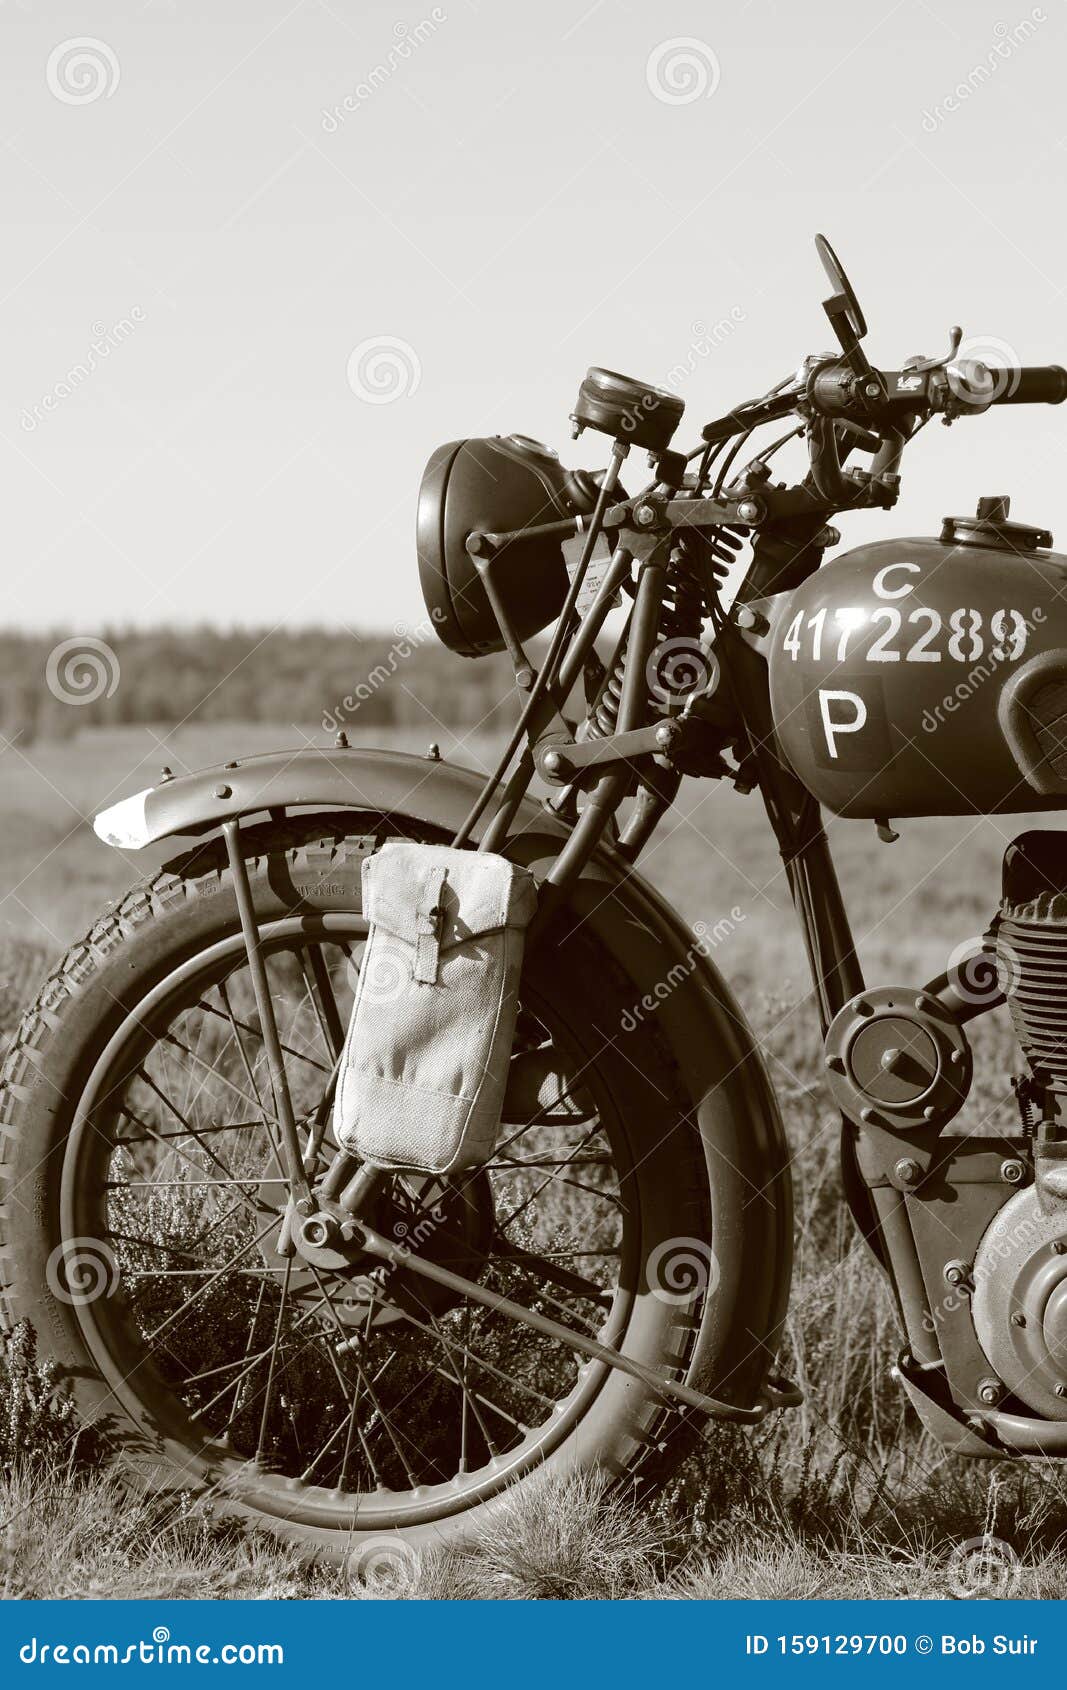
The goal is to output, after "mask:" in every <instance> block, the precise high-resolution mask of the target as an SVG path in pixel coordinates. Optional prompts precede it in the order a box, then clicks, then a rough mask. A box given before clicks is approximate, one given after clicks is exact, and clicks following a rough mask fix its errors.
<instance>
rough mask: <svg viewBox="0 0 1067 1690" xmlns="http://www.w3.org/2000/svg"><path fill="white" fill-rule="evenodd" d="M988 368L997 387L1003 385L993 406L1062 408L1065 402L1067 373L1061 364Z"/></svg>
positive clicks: (1066, 397)
mask: <svg viewBox="0 0 1067 1690" xmlns="http://www.w3.org/2000/svg"><path fill="white" fill-rule="evenodd" d="M990 369H991V373H992V376H993V379H994V381H995V382H996V383H997V386H998V387H999V386H1000V385H1001V383H1003V386H1004V391H1003V392H1002V393H1000V392H998V393H997V394H996V396H995V397H994V399H993V404H994V405H1062V404H1063V401H1064V400H1065V399H1067V370H1065V369H1064V368H1063V366H1062V364H1031V365H1029V366H1028V367H1026V368H1024V369H1015V370H1006V369H1003V370H1002V369H993V368H992V366H990Z"/></svg>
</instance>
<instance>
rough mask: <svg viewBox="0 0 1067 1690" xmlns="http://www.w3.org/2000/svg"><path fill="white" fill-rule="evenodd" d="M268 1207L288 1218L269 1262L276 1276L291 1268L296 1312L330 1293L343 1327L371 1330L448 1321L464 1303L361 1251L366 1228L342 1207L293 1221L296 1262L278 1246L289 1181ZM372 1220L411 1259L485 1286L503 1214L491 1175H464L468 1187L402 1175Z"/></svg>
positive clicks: (266, 1195) (384, 1190)
mask: <svg viewBox="0 0 1067 1690" xmlns="http://www.w3.org/2000/svg"><path fill="white" fill-rule="evenodd" d="M259 1198H260V1202H261V1204H263V1205H264V1206H265V1207H267V1208H270V1209H273V1210H274V1211H275V1212H276V1213H277V1214H278V1217H279V1224H278V1231H277V1232H276V1233H274V1234H271V1235H268V1237H267V1238H266V1239H265V1240H264V1241H263V1243H262V1244H261V1246H260V1253H261V1255H262V1257H263V1259H264V1261H265V1262H266V1263H267V1265H268V1266H269V1267H272V1268H275V1269H284V1268H285V1266H286V1262H287V1261H290V1262H291V1264H292V1265H291V1267H290V1269H289V1297H290V1299H291V1300H293V1301H295V1302H296V1303H298V1304H301V1303H302V1304H305V1305H307V1306H308V1307H311V1306H313V1305H314V1304H315V1303H318V1302H320V1301H321V1300H322V1298H323V1295H324V1291H328V1292H329V1295H330V1301H331V1304H332V1307H333V1310H334V1313H335V1314H336V1315H337V1317H338V1318H339V1319H340V1320H341V1322H342V1323H343V1324H344V1325H345V1326H351V1327H357V1326H358V1327H360V1328H361V1329H364V1330H366V1329H368V1328H378V1327H380V1326H384V1325H391V1324H392V1323H393V1322H394V1321H397V1320H400V1319H402V1318H403V1317H404V1316H405V1315H414V1316H415V1317H416V1318H421V1319H425V1318H427V1316H429V1315H433V1316H437V1315H441V1314H445V1313H447V1311H448V1310H449V1309H450V1308H453V1307H454V1306H455V1305H456V1303H458V1302H459V1301H460V1298H459V1296H458V1295H457V1294H456V1293H454V1292H452V1291H449V1290H448V1289H447V1288H446V1287H444V1286H440V1285H436V1284H433V1283H431V1282H430V1281H429V1280H427V1279H425V1278H423V1277H422V1276H421V1275H419V1274H416V1273H413V1272H411V1271H410V1270H409V1269H406V1268H405V1267H404V1266H403V1265H402V1264H397V1265H393V1264H390V1263H383V1262H382V1261H380V1260H379V1259H378V1258H377V1257H375V1256H370V1255H368V1254H367V1253H366V1252H365V1251H364V1250H363V1249H362V1247H361V1244H360V1231H359V1226H358V1223H353V1220H352V1217H351V1216H350V1215H349V1214H347V1212H346V1211H345V1210H343V1209H342V1208H341V1207H340V1205H339V1204H338V1203H336V1202H332V1201H328V1200H324V1199H322V1198H319V1199H318V1200H317V1201H318V1208H317V1209H316V1210H315V1211H314V1213H313V1214H311V1215H307V1216H302V1215H298V1216H295V1217H293V1218H292V1220H291V1222H290V1237H291V1241H292V1245H293V1247H294V1251H295V1253H294V1254H293V1255H292V1256H291V1257H287V1256H286V1255H283V1254H282V1252H281V1250H280V1249H279V1247H278V1246H279V1243H280V1240H281V1234H282V1229H283V1225H284V1217H285V1214H286V1210H287V1208H288V1187H287V1186H286V1185H285V1183H284V1182H283V1181H281V1180H266V1181H264V1182H263V1184H262V1185H261V1186H260V1188H259ZM365 1218H366V1220H367V1222H368V1224H369V1225H370V1226H372V1227H373V1228H374V1230H375V1231H376V1232H379V1233H381V1234H382V1235H383V1236H384V1237H386V1238H388V1239H389V1240H390V1241H391V1242H393V1243H396V1244H397V1245H398V1246H399V1247H400V1248H401V1249H403V1250H404V1252H405V1254H406V1255H412V1256H416V1255H417V1256H420V1257H423V1258H425V1259H427V1260H429V1261H432V1262H435V1263H437V1265H438V1266H441V1267H447V1268H450V1269H451V1270H452V1272H453V1273H457V1274H461V1275H462V1276H463V1277H464V1278H466V1279H478V1278H480V1276H481V1274H482V1272H483V1270H484V1267H485V1264H486V1260H487V1257H488V1253H489V1247H490V1240H491V1238H492V1236H493V1227H494V1222H495V1212H494V1208H493V1198H492V1190H491V1187H490V1183H489V1179H488V1177H487V1176H486V1175H485V1174H479V1175H477V1176H476V1177H475V1178H473V1179H471V1178H470V1177H469V1176H465V1177H464V1179H463V1180H462V1183H459V1184H453V1183H451V1182H449V1181H444V1180H440V1179H437V1178H434V1177H433V1176H429V1175H394V1176H393V1177H391V1178H388V1179H386V1181H385V1182H384V1183H383V1185H382V1187H381V1189H380V1190H379V1191H378V1192H377V1193H376V1194H375V1196H374V1198H373V1199H372V1201H371V1204H370V1206H369V1209H368V1212H367V1215H366V1217H365ZM338 1282H340V1283H338Z"/></svg>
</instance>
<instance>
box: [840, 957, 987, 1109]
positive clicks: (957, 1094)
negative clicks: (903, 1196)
mask: <svg viewBox="0 0 1067 1690" xmlns="http://www.w3.org/2000/svg"><path fill="white" fill-rule="evenodd" d="M826 1070H827V1079H828V1082H829V1086H830V1090H831V1092H832V1093H833V1097H834V1102H835V1103H836V1104H837V1106H838V1108H839V1109H840V1110H841V1112H842V1114H844V1115H847V1117H848V1118H849V1120H850V1121H870V1122H872V1123H873V1124H875V1125H877V1126H882V1127H889V1128H891V1129H894V1130H896V1131H898V1132H900V1131H907V1130H909V1129H910V1128H913V1127H921V1126H938V1127H940V1126H943V1125H944V1124H945V1123H946V1122H947V1121H950V1120H951V1119H952V1117H953V1115H955V1114H956V1112H957V1110H958V1109H959V1108H960V1107H961V1105H962V1104H963V1102H964V1100H965V1098H966V1096H967V1092H968V1089H969V1087H970V1083H971V1048H970V1046H969V1044H968V1043H967V1039H966V1035H965V1034H964V1032H963V1029H962V1028H961V1027H960V1025H959V1023H958V1022H957V1021H956V1020H955V1018H954V1017H953V1016H952V1015H950V1014H949V1012H948V1010H946V1009H945V1007H944V1005H943V1004H942V1003H940V1002H939V1001H938V999H937V998H935V997H931V996H929V994H928V993H925V992H916V991H915V989H914V988H913V987H908V986H876V987H872V988H871V989H870V990H869V991H865V992H860V994H859V996H858V997H854V998H852V999H851V1001H850V1002H849V1003H846V1004H845V1006H844V1008H843V1009H841V1010H840V1011H839V1013H838V1014H837V1015H835V1016H834V1019H833V1021H832V1022H831V1023H830V1027H829V1029H828V1031H827V1034H826Z"/></svg>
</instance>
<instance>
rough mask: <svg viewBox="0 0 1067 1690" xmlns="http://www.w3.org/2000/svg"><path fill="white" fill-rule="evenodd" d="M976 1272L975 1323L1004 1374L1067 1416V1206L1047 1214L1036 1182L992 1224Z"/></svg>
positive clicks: (1039, 1407)
mask: <svg viewBox="0 0 1067 1690" xmlns="http://www.w3.org/2000/svg"><path fill="white" fill-rule="evenodd" d="M972 1278H973V1280H974V1293H973V1296H972V1300H971V1309H972V1314H973V1317H974V1328H975V1332H976V1333H977V1335H978V1341H979V1343H980V1344H981V1346H982V1348H983V1350H984V1351H985V1353H986V1355H987V1356H988V1358H989V1362H990V1365H991V1367H992V1369H993V1372H994V1374H995V1375H996V1377H997V1378H998V1379H1002V1380H1003V1381H1004V1384H1005V1385H1006V1386H1007V1387H1008V1390H1009V1391H1011V1393H1012V1395H1013V1396H1016V1397H1018V1398H1019V1400H1020V1401H1021V1402H1024V1403H1026V1405H1027V1407H1028V1408H1032V1409H1034V1410H1035V1412H1036V1413H1038V1414H1043V1415H1045V1416H1046V1418H1047V1419H1050V1420H1067V1210H1065V1209H1063V1208H1061V1207H1059V1206H1057V1207H1056V1208H1055V1209H1054V1210H1053V1211H1052V1212H1051V1213H1049V1214H1045V1213H1043V1212H1042V1209H1041V1206H1040V1200H1039V1198H1038V1193H1037V1188H1036V1186H1033V1185H1029V1186H1027V1187H1025V1189H1023V1190H1021V1191H1017V1192H1016V1193H1015V1195H1014V1196H1013V1197H1009V1199H1008V1201H1007V1202H1006V1203H1005V1204H1004V1205H1003V1206H1002V1207H1001V1208H1000V1209H998V1210H997V1213H996V1214H995V1216H994V1217H993V1220H992V1221H991V1222H990V1224H989V1226H988V1227H987V1229H986V1232H985V1234H984V1236H983V1238H982V1242H981V1243H980V1244H979V1246H978V1252H977V1255H976V1256H975V1259H974V1267H973V1269H972ZM1061 1391H1062V1392H1063V1393H1064V1394H1063V1395H1061V1394H1060V1392H1061Z"/></svg>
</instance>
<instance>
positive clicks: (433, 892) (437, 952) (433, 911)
mask: <svg viewBox="0 0 1067 1690" xmlns="http://www.w3.org/2000/svg"><path fill="white" fill-rule="evenodd" d="M445 875H446V870H445V869H443V868H442V869H438V870H435V871H434V872H433V873H432V874H429V875H427V877H426V880H425V881H424V883H423V888H422V896H421V897H420V900H419V908H418V910H417V911H416V914H415V931H416V935H417V937H416V939H415V966H414V968H413V970H412V979H413V980H418V981H419V982H420V983H421V984H423V985H426V986H436V984H437V971H438V968H439V966H440V962H441V934H442V932H443V930H444V924H445V912H444V909H443V908H442V905H441V891H442V888H443V887H444V884H445Z"/></svg>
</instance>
